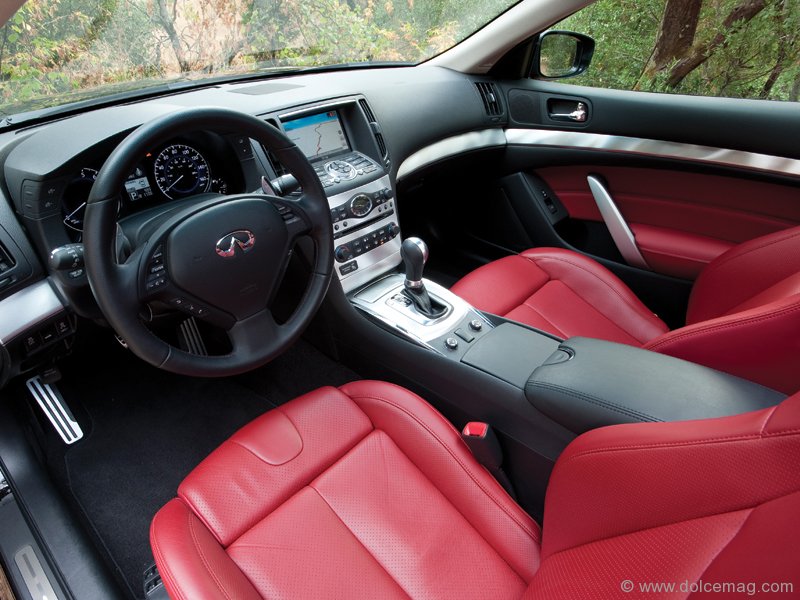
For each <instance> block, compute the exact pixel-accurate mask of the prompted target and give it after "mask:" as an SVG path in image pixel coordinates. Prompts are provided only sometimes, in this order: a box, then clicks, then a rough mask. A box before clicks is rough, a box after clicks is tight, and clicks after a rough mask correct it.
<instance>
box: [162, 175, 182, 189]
mask: <svg viewBox="0 0 800 600" xmlns="http://www.w3.org/2000/svg"><path fill="white" fill-rule="evenodd" d="M181 179H183V175H181V176H180V177H178V178H177V179H176V180H175V181H173V182H172V185H171V186H169V187H168V188H167V189H165V190H164V191H165V192H168V191H170V190H171V189H172V188H174V187H175V185H176V184H177V183H178V182H179V181H180V180H181Z"/></svg>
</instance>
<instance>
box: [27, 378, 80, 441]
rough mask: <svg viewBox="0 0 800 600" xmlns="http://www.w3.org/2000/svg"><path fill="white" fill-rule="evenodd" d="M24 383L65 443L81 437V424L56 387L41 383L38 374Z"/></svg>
mask: <svg viewBox="0 0 800 600" xmlns="http://www.w3.org/2000/svg"><path fill="white" fill-rule="evenodd" d="M25 385H26V386H27V387H28V391H29V392H30V393H31V396H33V398H34V399H35V400H36V403H37V404H38V405H39V407H40V408H41V409H42V411H44V414H45V416H46V417H47V418H48V419H49V420H50V423H51V424H52V425H53V427H54V428H55V430H56V433H58V435H59V436H61V439H62V440H64V443H65V444H74V443H75V442H77V441H78V440H80V439H81V438H83V430H82V429H81V426H80V425H79V424H78V422H77V421H76V420H75V417H74V416H73V415H72V412H71V411H70V410H69V407H68V406H67V403H66V402H65V401H64V398H63V397H62V396H61V393H60V392H59V391H58V389H56V388H55V387H53V386H52V385H50V384H49V383H42V380H41V379H40V377H39V376H38V375H37V376H35V377H31V378H30V379H28V381H26V382H25Z"/></svg>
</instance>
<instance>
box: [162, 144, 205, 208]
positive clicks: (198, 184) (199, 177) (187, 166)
mask: <svg viewBox="0 0 800 600" xmlns="http://www.w3.org/2000/svg"><path fill="white" fill-rule="evenodd" d="M153 170H154V172H155V177H156V184H157V185H158V187H159V189H160V190H161V191H162V192H163V193H164V195H165V196H166V197H167V198H181V197H183V196H190V195H192V194H199V193H201V192H206V191H208V188H209V186H210V184H211V170H210V169H209V168H208V162H206V159H205V158H203V155H202V154H200V153H199V152H198V151H197V150H195V149H194V148H192V147H191V146H186V145H185V144H173V145H172V146H168V147H166V148H164V150H162V151H161V153H160V154H159V155H158V156H157V157H156V160H155V163H154V164H153Z"/></svg>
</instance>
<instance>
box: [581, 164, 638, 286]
mask: <svg viewBox="0 0 800 600" xmlns="http://www.w3.org/2000/svg"><path fill="white" fill-rule="evenodd" d="M586 179H587V181H588V182H589V189H590V190H591V192H592V196H593V197H594V201H595V202H596V203H597V208H598V210H599V211H600V215H601V216H602V217H603V221H604V222H605V224H606V227H608V232H609V233H610V234H611V238H612V239H613V240H614V244H616V246H617V250H619V253H620V254H621V255H622V258H624V259H625V262H627V263H628V264H629V265H630V266H632V267H638V268H640V269H644V270H646V271H649V270H650V266H649V265H648V264H647V261H646V260H645V259H644V256H642V253H641V252H640V251H639V246H638V245H637V243H636V238H635V237H634V235H633V232H632V231H631V228H630V227H628V224H627V223H626V222H625V218H624V217H623V216H622V213H621V212H620V211H619V208H617V204H616V202H614V199H613V198H612V197H611V194H610V193H609V192H608V189H607V188H606V186H605V185H604V184H603V180H602V179H601V178H600V177H598V176H597V175H589V176H588V177H587V178H586Z"/></svg>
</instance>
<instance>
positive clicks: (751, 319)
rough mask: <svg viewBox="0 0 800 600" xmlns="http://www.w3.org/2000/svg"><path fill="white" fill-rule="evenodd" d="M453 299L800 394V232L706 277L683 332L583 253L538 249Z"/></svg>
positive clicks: (767, 239)
mask: <svg viewBox="0 0 800 600" xmlns="http://www.w3.org/2000/svg"><path fill="white" fill-rule="evenodd" d="M452 291H453V292H454V293H455V294H457V295H459V296H461V297H462V298H464V299H465V300H467V301H468V302H470V303H471V304H473V305H474V306H476V307H477V308H479V309H481V310H485V311H488V312H491V313H494V314H498V315H500V316H505V317H506V318H509V319H513V320H516V321H520V322H522V323H526V324H528V325H531V326H533V327H536V328H539V329H542V330H544V331H548V332H550V333H554V334H556V335H559V336H561V337H564V338H568V337H573V336H584V337H594V338H600V339H604V340H609V341H612V342H620V343H625V344H631V345H634V346H642V347H644V348H646V349H649V350H653V351H655V352H661V353H663V354H669V355H671V356H675V357H677V358H682V359H685V360H689V361H691V362H695V363H698V364H701V365H706V366H709V367H712V368H715V369H718V370H720V371H725V372H727V373H731V374H733V375H738V376H740V377H744V378H745V379H749V380H751V381H755V382H758V383H761V384H763V385H766V386H767V387H771V388H774V389H776V390H779V391H782V392H785V393H793V392H795V391H797V390H798V389H800V370H798V369H797V365H798V364H800V335H797V334H798V332H800V227H795V228H791V229H788V230H785V231H780V232H776V233H772V234H769V235H765V236H763V237H760V238H757V239H754V240H751V241H749V242H744V243H742V244H739V245H738V246H735V247H734V248H731V249H730V250H728V251H727V252H725V253H723V254H722V255H720V256H719V257H717V258H716V259H715V260H713V261H712V262H711V263H709V265H708V266H707V267H706V268H705V269H704V270H703V271H702V272H701V273H700V276H699V277H698V279H697V281H696V282H695V285H694V287H693V289H692V293H691V296H690V299H689V309H688V313H687V318H686V323H687V325H686V326H685V327H681V328H679V329H676V330H673V331H669V329H668V327H667V326H666V325H665V324H664V323H663V322H662V321H661V320H660V319H659V318H658V317H656V316H655V315H654V314H653V313H652V312H650V311H649V310H648V309H647V307H646V306H644V304H642V303H641V302H640V301H639V300H638V299H637V298H636V297H635V296H634V295H633V293H632V292H631V291H630V289H628V288H627V286H625V284H624V283H623V282H622V281H620V280H619V279H618V278H617V277H616V276H615V275H614V274H613V273H611V272H610V271H609V270H608V269H606V268H605V267H603V266H602V265H600V264H598V263H597V262H596V261H594V260H591V259H589V258H587V257H585V256H583V255H581V254H579V253H577V252H572V251H570V250H563V249H556V248H536V249H532V250H526V251H524V252H522V253H520V254H519V255H515V256H509V257H505V258H502V259H500V260H497V261H494V262H491V263H489V264H487V265H484V266H483V267H480V268H478V269H476V270H475V271H473V272H472V273H469V274H468V275H466V276H465V277H464V278H463V279H461V280H460V281H459V282H457V283H456V284H455V285H454V286H453V287H452Z"/></svg>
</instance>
